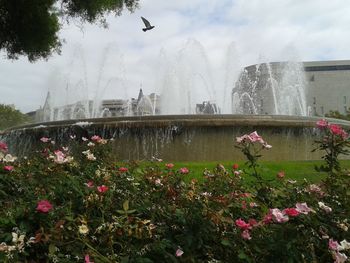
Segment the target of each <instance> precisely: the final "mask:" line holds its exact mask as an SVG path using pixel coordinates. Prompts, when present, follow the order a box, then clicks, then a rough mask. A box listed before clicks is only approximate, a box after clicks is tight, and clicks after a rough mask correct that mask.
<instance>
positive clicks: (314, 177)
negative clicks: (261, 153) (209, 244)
mask: <svg viewBox="0 0 350 263" xmlns="http://www.w3.org/2000/svg"><path fill="white" fill-rule="evenodd" d="M218 163H221V164H222V165H224V167H225V168H226V169H227V170H228V171H231V170H232V165H233V164H234V163H233V162H174V164H175V167H174V169H179V168H181V167H187V168H188V169H189V170H190V176H189V177H190V178H197V179H199V180H201V178H203V171H204V169H205V168H207V169H209V170H213V169H214V168H215V167H216V166H217V164H218ZM238 164H239V169H242V170H243V169H245V168H246V165H245V164H244V162H238ZM259 164H260V168H261V170H260V171H261V173H262V175H263V176H264V178H269V179H272V178H276V174H277V173H278V172H279V171H282V170H283V171H284V172H285V178H286V179H292V180H298V181H299V180H303V179H304V178H306V179H307V180H308V181H310V182H319V181H320V180H322V179H323V178H324V177H325V175H326V174H325V173H320V172H317V171H316V170H315V168H314V167H315V165H317V166H319V165H321V164H323V161H278V162H273V161H261V162H259ZM341 165H342V167H343V168H345V169H350V160H343V161H341Z"/></svg>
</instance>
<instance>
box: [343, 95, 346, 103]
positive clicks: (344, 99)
mask: <svg viewBox="0 0 350 263" xmlns="http://www.w3.org/2000/svg"><path fill="white" fill-rule="evenodd" d="M343 101H344V104H346V96H344V98H343Z"/></svg>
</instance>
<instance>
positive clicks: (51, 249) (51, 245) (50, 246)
mask: <svg viewBox="0 0 350 263" xmlns="http://www.w3.org/2000/svg"><path fill="white" fill-rule="evenodd" d="M55 252H56V246H55V245H54V244H50V245H49V254H50V255H54V254H55Z"/></svg>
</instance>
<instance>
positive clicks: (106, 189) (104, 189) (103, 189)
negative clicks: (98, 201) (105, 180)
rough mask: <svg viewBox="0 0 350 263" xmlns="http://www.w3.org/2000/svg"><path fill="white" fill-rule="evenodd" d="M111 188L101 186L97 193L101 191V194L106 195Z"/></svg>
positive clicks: (98, 187)
mask: <svg viewBox="0 0 350 263" xmlns="http://www.w3.org/2000/svg"><path fill="white" fill-rule="evenodd" d="M108 189H109V187H108V186H105V185H101V186H97V191H99V192H100V193H104V192H106V191H108Z"/></svg>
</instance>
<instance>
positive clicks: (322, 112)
mask: <svg viewBox="0 0 350 263" xmlns="http://www.w3.org/2000/svg"><path fill="white" fill-rule="evenodd" d="M321 115H322V116H323V115H324V110H323V106H321Z"/></svg>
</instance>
